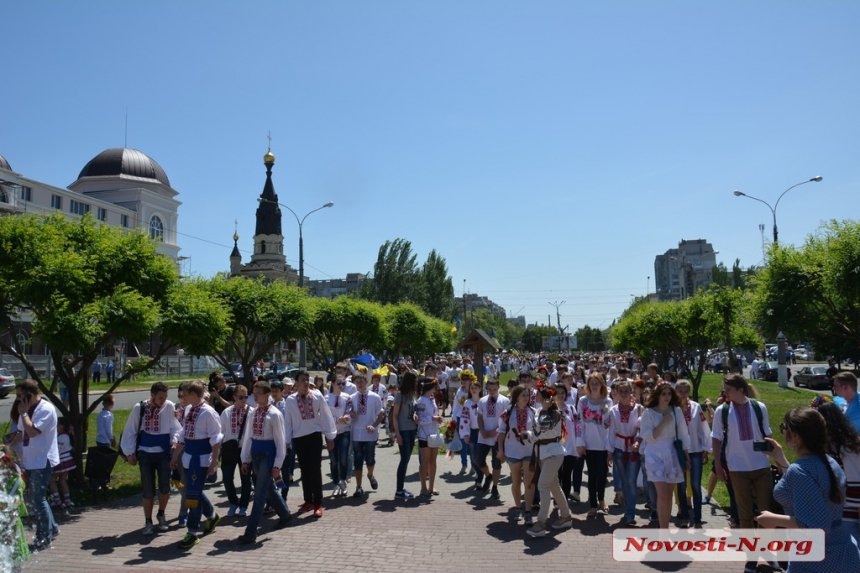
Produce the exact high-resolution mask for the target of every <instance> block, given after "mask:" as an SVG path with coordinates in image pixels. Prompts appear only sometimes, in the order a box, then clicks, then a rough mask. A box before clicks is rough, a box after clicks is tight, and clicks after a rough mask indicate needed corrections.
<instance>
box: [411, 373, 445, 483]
mask: <svg viewBox="0 0 860 573" xmlns="http://www.w3.org/2000/svg"><path fill="white" fill-rule="evenodd" d="M418 383H419V388H420V392H421V397H420V398H419V399H418V404H416V405H415V417H416V420H415V421H416V423H417V424H418V451H419V452H420V455H421V466H420V467H419V473H420V474H421V475H420V477H421V495H422V496H429V495H439V490H437V489H435V487H434V486H435V485H436V458H437V457H438V455H439V448H438V447H431V446H430V444H428V443H427V437H428V436H429V435H430V434H435V433H438V432H439V424H441V423H442V416H441V414H440V410H439V406H438V405H437V403H436V390H437V389H438V382H436V380H435V379H433V378H427V377H426V376H422V377H420V378H419V379H418Z"/></svg>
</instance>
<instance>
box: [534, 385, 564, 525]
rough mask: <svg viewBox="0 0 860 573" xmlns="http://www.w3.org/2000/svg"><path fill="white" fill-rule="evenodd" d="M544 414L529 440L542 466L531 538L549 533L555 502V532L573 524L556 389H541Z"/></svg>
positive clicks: (536, 420) (539, 416) (561, 405)
mask: <svg viewBox="0 0 860 573" xmlns="http://www.w3.org/2000/svg"><path fill="white" fill-rule="evenodd" d="M538 395H539V396H540V401H541V410H540V412H538V414H537V418H536V419H535V421H534V425H533V426H532V430H531V434H530V435H529V436H528V438H529V440H530V441H531V442H532V443H533V444H534V450H535V452H534V456H535V457H536V458H537V460H536V461H537V463H538V464H540V470H539V474H540V475H539V477H538V484H537V485H538V489H539V490H540V511H539V512H538V518H537V523H536V524H535V525H534V527H532V528H531V529H529V530H528V531H527V532H526V533H528V534H529V536H531V537H543V536H544V535H546V534H547V533H548V531H547V527H546V523H547V520H548V519H549V514H550V511H551V509H552V500H554V501H555V505H556V506H557V507H558V520H557V521H556V522H555V523H553V524H552V528H553V529H567V528H568V527H570V526H571V525H572V523H573V520H572V519H571V516H570V507H569V506H568V505H567V499H565V497H564V494H563V493H562V491H561V483H559V479H558V470H559V468H561V464H562V461H563V460H564V446H563V445H562V444H563V443H564V438H565V424H564V414H562V411H561V408H563V407H564V406H565V404H564V400H563V399H561V398H559V399H556V396H557V391H556V389H555V388H554V387H549V386H541V388H540V389H539V390H538Z"/></svg>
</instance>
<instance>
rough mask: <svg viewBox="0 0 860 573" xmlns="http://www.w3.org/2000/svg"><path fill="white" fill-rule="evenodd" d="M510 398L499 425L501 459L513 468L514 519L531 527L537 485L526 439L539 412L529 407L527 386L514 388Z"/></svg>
mask: <svg viewBox="0 0 860 573" xmlns="http://www.w3.org/2000/svg"><path fill="white" fill-rule="evenodd" d="M509 397H510V399H511V407H510V408H508V410H507V411H506V412H504V413H502V417H501V420H500V422H499V432H500V433H501V435H502V436H503V438H502V439H501V440H499V459H500V460H502V461H506V460H507V462H508V466H510V468H511V495H512V496H513V498H514V507H515V508H516V510H515V511H516V514H515V519H516V521H518V522H519V521H525V523H526V525H532V513H531V511H532V504H533V503H534V496H535V484H534V483H533V480H532V472H531V468H530V467H529V460H530V458H531V455H532V444H531V442H529V441H528V439H527V437H528V432H529V431H530V430H531V428H532V427H533V426H534V421H535V416H536V415H537V412H536V411H535V410H534V408H532V407H531V406H529V389H528V388H526V387H525V386H515V387H514V389H513V390H511V394H510V396H509ZM523 498H525V499H523ZM523 502H525V505H523Z"/></svg>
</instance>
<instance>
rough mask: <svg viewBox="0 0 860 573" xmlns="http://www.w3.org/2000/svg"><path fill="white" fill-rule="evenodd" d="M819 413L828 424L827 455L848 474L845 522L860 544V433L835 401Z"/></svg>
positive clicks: (820, 409) (823, 405)
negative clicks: (851, 528)
mask: <svg viewBox="0 0 860 573" xmlns="http://www.w3.org/2000/svg"><path fill="white" fill-rule="evenodd" d="M818 413H819V414H821V415H822V416H823V417H824V422H825V424H826V425H827V454H828V455H829V456H830V457H832V458H833V459H835V460H836V461H837V462H838V463H839V465H840V466H841V467H842V471H844V472H845V509H844V510H843V511H842V520H843V521H846V522H848V523H849V524H850V525H851V526H852V527H853V530H854V538H855V539H857V541H858V542H860V434H858V433H857V430H855V429H854V426H853V425H851V422H850V421H848V416H846V415H845V413H844V412H843V411H842V408H840V407H839V406H837V405H836V404H834V403H833V402H825V403H823V404H821V405H820V406H818Z"/></svg>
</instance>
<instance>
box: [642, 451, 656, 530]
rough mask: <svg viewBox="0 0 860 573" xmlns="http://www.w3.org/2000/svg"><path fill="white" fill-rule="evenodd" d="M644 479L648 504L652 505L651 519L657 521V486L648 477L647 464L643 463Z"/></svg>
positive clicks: (649, 516)
mask: <svg viewBox="0 0 860 573" xmlns="http://www.w3.org/2000/svg"><path fill="white" fill-rule="evenodd" d="M642 481H643V482H644V483H645V497H647V498H648V504H649V505H650V506H651V512H650V514H649V515H648V519H649V520H650V521H657V487H656V486H655V485H654V482H652V481H651V480H650V479H648V471H647V470H646V469H645V464H642Z"/></svg>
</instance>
